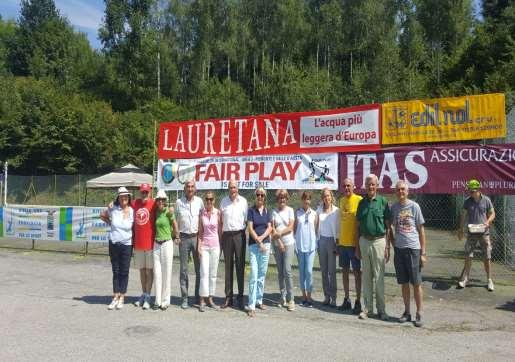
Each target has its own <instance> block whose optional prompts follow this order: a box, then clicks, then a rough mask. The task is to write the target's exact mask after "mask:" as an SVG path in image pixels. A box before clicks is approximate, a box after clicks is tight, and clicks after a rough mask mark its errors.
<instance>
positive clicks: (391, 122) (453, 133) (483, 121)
mask: <svg viewBox="0 0 515 362" xmlns="http://www.w3.org/2000/svg"><path fill="white" fill-rule="evenodd" d="M381 123H382V135H383V139H382V144H384V145H391V144H403V143H419V142H443V141H463V140H479V139H483V138H498V137H506V112H505V108H504V94H499V93H496V94H482V95H473V96H466V97H453V98H436V99H423V100H414V101H402V102H391V103H384V104H383V105H382V121H381Z"/></svg>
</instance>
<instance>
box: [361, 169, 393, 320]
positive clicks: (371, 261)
mask: <svg viewBox="0 0 515 362" xmlns="http://www.w3.org/2000/svg"><path fill="white" fill-rule="evenodd" d="M378 183H379V181H378V179H377V176H376V175H374V174H370V175H368V176H367V177H366V179H365V188H366V191H367V194H366V196H365V197H364V198H363V199H362V200H361V201H360V202H359V204H358V210H357V211H356V219H357V223H356V237H357V242H356V257H357V258H358V259H361V263H362V273H363V278H362V283H363V301H364V304H365V308H363V310H362V312H361V313H360V314H359V318H360V319H366V318H368V317H369V316H370V315H371V314H372V313H373V310H374V297H373V295H374V284H375V294H376V306H377V313H378V315H379V318H381V319H382V320H385V321H386V320H388V319H389V317H388V315H387V314H386V309H385V302H384V269H385V264H386V263H387V262H388V260H389V259H390V238H389V237H388V235H389V229H390V219H391V214H390V207H389V206H388V201H387V200H386V199H385V198H384V197H383V196H381V195H378V194H377V187H378ZM374 282H375V283H374Z"/></svg>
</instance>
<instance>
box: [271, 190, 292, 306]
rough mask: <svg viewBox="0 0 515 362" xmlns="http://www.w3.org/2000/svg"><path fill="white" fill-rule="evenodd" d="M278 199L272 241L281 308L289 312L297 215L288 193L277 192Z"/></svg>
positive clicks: (273, 218)
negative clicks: (294, 227)
mask: <svg viewBox="0 0 515 362" xmlns="http://www.w3.org/2000/svg"><path fill="white" fill-rule="evenodd" d="M276 198H277V209H274V211H273V212H272V228H273V232H272V239H273V240H274V256H275V261H276V264H277V274H278V277H279V289H280V290H281V301H280V302H279V306H282V307H287V308H288V311H294V310H295V301H294V300H293V293H292V285H293V282H292V274H291V263H292V260H293V254H294V252H295V238H294V237H293V224H294V222H295V215H294V213H293V209H292V208H291V207H289V206H288V205H287V202H288V198H289V195H288V191H286V190H284V189H280V190H277V192H276Z"/></svg>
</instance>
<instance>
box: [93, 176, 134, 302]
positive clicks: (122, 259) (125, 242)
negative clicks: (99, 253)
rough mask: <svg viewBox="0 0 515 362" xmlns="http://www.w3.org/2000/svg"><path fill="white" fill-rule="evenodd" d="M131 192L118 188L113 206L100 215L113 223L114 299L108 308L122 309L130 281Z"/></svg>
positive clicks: (111, 241)
mask: <svg viewBox="0 0 515 362" xmlns="http://www.w3.org/2000/svg"><path fill="white" fill-rule="evenodd" d="M130 198H131V196H130V193H129V191H128V190H127V189H126V188H125V187H123V186H122V187H120V188H119V189H118V194H117V196H116V200H115V202H114V204H113V206H112V207H110V208H108V209H107V212H104V213H103V214H102V215H101V216H100V217H101V219H102V220H103V221H105V222H107V223H108V224H110V225H111V230H110V231H109V257H110V258H111V266H112V269H113V300H112V301H111V303H110V304H109V307H108V309H109V310H112V309H122V308H123V303H124V299H125V293H127V284H128V283H129V266H130V263H131V256H132V224H133V222H134V211H133V210H132V208H131V207H130Z"/></svg>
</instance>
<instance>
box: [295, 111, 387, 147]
mask: <svg viewBox="0 0 515 362" xmlns="http://www.w3.org/2000/svg"><path fill="white" fill-rule="evenodd" d="M300 134H301V140H300V141H301V142H300V147H301V148H320V147H346V148H349V147H353V146H364V145H376V146H379V145H380V143H379V108H377V109H368V110H357V111H355V112H346V113H338V114H330V115H310V116H305V117H301V118H300Z"/></svg>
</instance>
